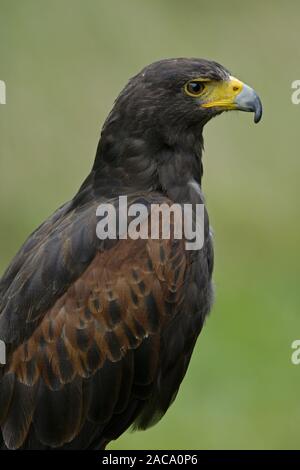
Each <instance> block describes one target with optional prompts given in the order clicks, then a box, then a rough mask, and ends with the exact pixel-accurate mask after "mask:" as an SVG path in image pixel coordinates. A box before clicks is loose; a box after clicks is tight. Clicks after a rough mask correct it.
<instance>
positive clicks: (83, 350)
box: [0, 59, 261, 449]
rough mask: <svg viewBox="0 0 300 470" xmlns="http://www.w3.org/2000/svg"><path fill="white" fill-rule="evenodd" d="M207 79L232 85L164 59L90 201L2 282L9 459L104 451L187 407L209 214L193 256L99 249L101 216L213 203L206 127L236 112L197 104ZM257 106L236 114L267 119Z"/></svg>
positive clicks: (108, 156)
mask: <svg viewBox="0 0 300 470" xmlns="http://www.w3.org/2000/svg"><path fill="white" fill-rule="evenodd" d="M199 77H200V78H201V79H203V78H204V79H205V83H208V82H209V83H210V84H212V85H210V86H211V87H212V89H215V88H216V87H218V86H220V84H223V83H231V82H230V80H231V77H230V76H229V74H228V72H227V71H226V70H225V69H224V68H223V67H222V66H220V65H218V64H216V63H214V62H209V61H204V60H200V59H192V60H188V59H177V60H166V61H161V62H157V63H155V64H152V65H151V66H149V67H147V68H146V69H144V70H143V71H142V72H141V73H140V74H139V75H137V76H136V77H134V78H133V79H132V80H131V81H130V82H129V84H128V85H127V87H126V88H125V89H124V91H123V92H122V93H121V95H120V96H119V98H118V99H117V101H116V103H115V106H114V109H113V111H112V112H111V114H110V115H109V117H108V119H107V121H106V123H105V125H104V128H103V131H102V135H101V139H100V142H99V146H98V150H97V155H96V159H95V163H94V166H93V169H92V171H91V173H90V175H89V176H88V178H87V179H86V181H85V182H84V183H83V185H82V187H81V188H80V190H79V192H78V193H77V194H76V195H75V197H74V198H73V199H72V200H71V201H70V202H68V203H67V204H65V205H64V206H62V207H61V208H60V209H59V210H58V211H57V212H55V214H54V215H53V216H52V217H50V218H49V219H48V220H47V221H46V222H45V223H44V224H43V225H41V226H40V227H39V228H38V229H37V230H36V231H35V232H34V233H33V234H32V235H31V236H30V237H29V239H28V240H27V241H26V242H25V244H24V246H23V247H22V248H21V250H20V251H19V253H18V254H17V256H16V257H15V258H14V260H13V261H12V263H11V264H10V266H9V267H8V269H7V271H6V272H5V274H4V276H3V277H2V279H1V282H0V338H1V339H2V340H4V341H5V343H6V345H7V364H6V365H5V366H1V368H0V423H1V430H2V438H1V441H0V442H1V447H2V448H3V449H4V448H5V449H6V448H9V449H15V448H22V449H49V448H50V449H51V448H65V449H89V448H93V449H96V448H104V447H105V446H106V445H107V443H108V442H109V441H111V440H112V439H116V438H117V437H118V436H119V435H120V434H122V433H123V432H124V431H125V430H126V429H127V428H128V427H129V426H130V425H132V424H134V426H136V427H139V428H146V427H148V426H149V425H151V424H153V423H155V422H156V421H157V420H158V419H159V418H160V417H161V416H162V415H163V414H164V413H165V412H166V410H167V409H168V407H169V406H170V404H171V402H172V401H173V399H174V397H175V396H176V393H177V391H178V388H179V386H180V383H181V381H182V379H183V377H184V375H185V372H186V369H187V366H188V363H189V360H190V357H191V354H192V351H193V348H194V345H195V342H196V339H197V337H198V335H199V333H200V331H201V328H202V326H203V322H204V319H205V317H206V315H207V313H208V312H209V310H210V307H211V302H212V287H211V275H212V268H213V250H212V242H211V237H210V234H209V224H208V216H207V213H205V232H204V234H205V237H204V238H205V239H204V246H203V248H202V249H201V250H196V251H188V250H186V247H185V240H184V239H183V240H176V239H174V238H172V237H171V238H170V239H168V240H164V239H158V240H155V239H153V240H152V239H151V238H150V239H147V240H142V239H139V240H131V239H126V240H120V239H117V240H99V239H98V238H97V236H96V224H97V217H96V209H97V207H98V205H99V204H101V203H103V202H110V203H112V204H115V205H116V204H117V198H118V196H120V195H124V194H126V195H127V196H128V201H129V204H130V203H133V202H143V203H144V204H146V205H150V204H151V203H153V202H155V203H166V204H172V203H173V202H176V203H178V204H184V203H187V202H188V203H191V204H196V203H203V196H202V192H201V176H202V162H201V154H202V146H203V139H202V129H203V126H204V124H205V123H206V122H207V121H208V120H209V119H211V118H212V117H213V116H215V115H217V114H220V113H221V112H222V111H224V110H226V109H232V108H229V107H228V104H227V108H226V107H225V105H222V104H220V102H218V105H216V106H213V105H212V101H211V100H210V101H209V96H210V95H209V93H208V91H207V94H206V95H205V97H204V95H199V96H197V95H195V97H193V96H190V95H188V94H187V93H185V91H184V90H185V88H184V86H185V84H186V83H187V82H189V81H191V80H192V81H195V80H197V79H198V78H199ZM205 86H206V85H205ZM205 86H204V85H203V87H204V88H205ZM198 88H201V89H202V85H201V87H198ZM204 88H203V89H204ZM189 89H190V90H191V91H192V92H193V88H192V87H189ZM195 89H196V87H195ZM211 93H214V91H213V92H211ZM239 93H240V92H239ZM201 96H202V97H201ZM234 96H237V94H235V95H234ZM247 96H248V95H247ZM251 96H252V95H250V98H251ZM248 98H249V96H248ZM251 99H252V101H251ZM251 99H250V100H248V103H246V101H245V99H244V101H243V103H242V104H241V100H240V102H238V100H236V101H234V103H235V108H236V109H244V110H246V111H250V110H252V111H255V113H256V116H258V117H259V114H260V113H261V109H259V106H260V102H259V101H258V98H257V97H256V95H253V96H252V98H251ZM207 103H209V107H205V105H207ZM245 103H246V104H245ZM171 233H172V230H171Z"/></svg>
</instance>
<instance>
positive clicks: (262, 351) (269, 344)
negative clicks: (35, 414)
mask: <svg viewBox="0 0 300 470" xmlns="http://www.w3.org/2000/svg"><path fill="white" fill-rule="evenodd" d="M299 17H300V4H299V2H297V1H289V2H286V1H274V0H272V1H271V0H268V1H264V2H261V1H254V0H252V1H251V2H243V1H240V0H239V1H232V0H227V1H226V2H224V1H219V0H210V1H185V2H184V1H182V0H179V1H175V0H165V1H164V0H151V1H138V0H132V1H130V0H123V1H121V0H119V1H111V2H108V1H100V0H98V1H96V0H85V1H83V0H81V1H79V0H51V1H50V0H47V1H46V0H26V1H23V0H0V79H1V80H5V82H6V85H7V104H6V105H5V106H4V105H1V106H0V221H1V222H0V228H1V230H0V242H1V250H0V270H1V272H3V270H4V269H5V267H6V266H7V264H8V263H9V261H10V259H11V258H12V256H13V255H14V254H15V253H16V251H17V249H18V248H19V246H20V245H21V243H22V242H23V241H24V239H25V237H26V236H27V235H28V234H29V233H30V232H31V231H32V230H33V229H34V228H35V227H36V226H37V225H38V224H39V223H40V222H41V221H42V220H44V219H45V218H46V217H47V216H48V215H49V214H50V213H51V212H53V210H54V209H56V207H57V206H59V205H60V204H61V203H63V202H64V201H66V200H67V199H69V198H71V197H72V195H73V194H74V192H75V191H76V190H77V188H78V187H79V185H80V183H81V182H82V180H83V178H84V177H85V175H86V174H87V173H88V172H89V169H90V167H91V164H92V161H93V157H94V154H95V148H96V145H97V141H98V136H99V132H100V128H101V125H102V123H103V120H104V119H105V116H106V115H107V113H108V112H109V110H110V108H111V106H112V103H113V100H114V98H115V97H116V95H117V93H118V92H119V91H120V89H121V88H122V87H123V86H124V85H125V83H126V81H127V79H128V78H129V77H130V76H131V75H133V74H135V73H136V72H137V71H138V70H139V69H141V68H142V67H143V66H144V65H146V64H148V63H150V62H152V61H154V60H157V59H161V58H165V57H180V56H186V57H192V56H195V57H206V58H210V59H214V60H217V61H219V62H221V63H222V64H223V65H225V66H226V67H227V68H229V69H230V70H231V71H232V73H233V74H234V75H236V76H237V77H239V78H240V79H242V80H244V81H246V82H247V83H249V84H250V85H252V86H253V87H254V88H255V89H256V90H257V92H258V93H259V94H260V96H261V98H262V101H263V104H264V118H263V121H262V122H261V123H260V124H259V125H258V126H255V125H254V124H253V121H252V119H253V117H252V116H251V115H250V114H246V113H245V114H244V113H228V114H226V115H223V116H222V117H221V118H218V119H216V120H214V121H213V122H211V123H210V124H209V125H208V126H207V128H206V131H205V137H206V139H205V144H206V145H205V147H206V152H205V155H204V165H205V175H204V190H205V193H206V198H207V205H208V209H209V213H210V218H211V223H212V225H213V227H214V231H215V251H216V265H215V276H214V278H215V284H216V292H217V295H216V303H215V306H214V308H213V312H212V314H211V316H210V318H209V319H208V321H207V323H206V327H205V329H204V331H203V333H202V335H201V337H200V339H199V341H198V344H197V347H196V350H195V352H194V355H193V358H192V362H191V365H190V368H189V370H188V373H187V376H186V379H185V380H184V382H183V384H182V387H181V389H180V393H179V396H178V398H177V400H176V401H175V403H174V405H173V406H172V408H171V409H170V410H169V412H168V413H167V415H166V416H165V418H164V419H163V420H162V421H161V422H160V423H159V424H158V425H157V426H155V427H154V428H152V429H150V430H149V431H146V432H139V433H130V432H128V433H126V434H125V435H123V436H122V437H121V438H120V439H119V440H118V441H117V442H114V443H113V444H112V445H111V446H110V448H111V449H137V448H144V449H151V448H154V449H155V448H157V449H165V448H171V449H176V448H178V449H191V448H200V449H216V448H221V449H239V448H257V449H266V448H271V449H279V448H285V449H287V448H300V446H299V444H300V442H299V436H300V432H299V426H300V365H299V366H295V365H292V363H291V353H292V349H291V343H292V341H293V340H295V339H300V302H299V290H300V286H299V274H300V268H299V265H300V264H299V228H300V221H299V209H298V208H299V202H298V198H299V176H300V158H299V151H298V148H299V138H298V135H299V123H300V106H295V105H292V103H291V92H292V91H291V82H292V81H293V80H296V79H300V48H299Z"/></svg>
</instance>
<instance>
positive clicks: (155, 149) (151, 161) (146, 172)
mask: <svg viewBox="0 0 300 470" xmlns="http://www.w3.org/2000/svg"><path fill="white" fill-rule="evenodd" d="M187 137H189V138H187ZM202 148H203V139H202V133H200V138H199V133H198V135H197V136H195V137H194V136H193V135H190V136H185V138H184V139H178V140H177V141H176V142H172V143H170V142H168V143H165V142H164V141H163V140H162V139H161V138H160V139H159V138H156V139H155V138H154V137H153V135H152V136H151V138H149V135H147V134H146V135H145V136H138V137H137V136H132V137H130V136H126V138H123V139H122V133H121V135H120V134H119V136H118V135H117V137H116V138H114V139H113V138H112V137H111V136H110V135H107V134H105V133H104V134H102V138H101V140H100V142H99V145H98V149H97V154H96V159H95V163H94V166H93V169H92V172H91V174H90V175H89V177H88V178H87V180H86V181H85V183H84V184H83V186H82V187H81V189H80V191H79V194H81V196H83V194H82V192H83V191H84V190H85V188H87V187H88V186H89V187H90V186H92V188H93V192H94V193H96V194H97V195H99V196H100V197H101V196H103V197H105V198H110V197H116V196H118V195H122V194H125V193H126V194H130V193H137V192H150V191H159V192H162V193H163V194H165V195H166V196H167V197H169V198H170V199H171V200H173V201H174V202H179V203H184V202H192V203H196V202H202V201H203V197H202V193H201V178H202V173H203V169H202Z"/></svg>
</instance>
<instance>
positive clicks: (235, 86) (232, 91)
mask: <svg viewBox="0 0 300 470" xmlns="http://www.w3.org/2000/svg"><path fill="white" fill-rule="evenodd" d="M203 98H204V101H202V103H201V107H202V108H224V109H225V110H231V109H237V110H240V111H248V112H254V122H259V121H260V119H261V116H262V104H261V101H260V99H259V96H258V95H257V94H256V92H255V91H254V90H253V88H251V87H249V86H248V85H246V84H245V83H243V82H241V81H240V80H238V79H237V78H235V77H230V78H229V80H224V81H211V82H208V83H207V84H206V92H205V94H204V95H203Z"/></svg>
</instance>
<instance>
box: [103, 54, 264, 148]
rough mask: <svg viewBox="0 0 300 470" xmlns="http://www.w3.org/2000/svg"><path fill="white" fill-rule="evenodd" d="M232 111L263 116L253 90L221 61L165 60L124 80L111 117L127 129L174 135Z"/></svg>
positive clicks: (256, 116) (258, 116)
mask: <svg viewBox="0 0 300 470" xmlns="http://www.w3.org/2000/svg"><path fill="white" fill-rule="evenodd" d="M231 110H240V111H248V112H253V113H254V121H255V122H258V121H259V120H260V119H261V115H262V105H261V101H260V99H259V97H258V95H257V94H256V93H255V91H254V90H253V89H252V88H251V87H249V86H248V85H246V84H245V83H243V82H242V81H240V80H238V79H237V78H235V77H233V76H232V75H231V74H230V73H229V72H228V70H226V69H225V68H224V67H223V66H222V65H220V64H218V63H216V62H213V61H209V60H204V59H184V58H181V59H166V60H161V61H158V62H154V63H153V64H151V65H148V66H147V67H145V68H144V69H143V70H142V71H141V72H140V73H139V74H137V75H136V76H135V77H133V78H132V79H131V80H130V81H129V83H128V84H127V86H126V87H125V88H124V90H123V91H122V93H121V94H120V95H119V97H118V99H117V101H116V103H115V107H114V110H113V113H112V114H111V115H110V120H114V121H115V120H116V117H118V116H119V117H121V118H122V121H123V122H124V123H126V129H127V131H130V132H131V133H136V134H138V133H139V132H140V131H142V132H143V134H144V133H147V131H149V130H153V129H155V130H156V131H157V132H159V133H161V134H168V135H169V137H170V136H172V134H173V138H175V136H176V135H178V134H181V133H182V132H181V131H184V132H185V133H186V131H187V130H188V129H189V130H190V129H193V128H197V129H199V127H200V128H203V126H204V125H205V124H206V123H207V122H208V121H209V120H210V119H211V118H213V117H214V116H216V115H219V114H221V113H222V112H224V111H231ZM171 140H172V139H171Z"/></svg>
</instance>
